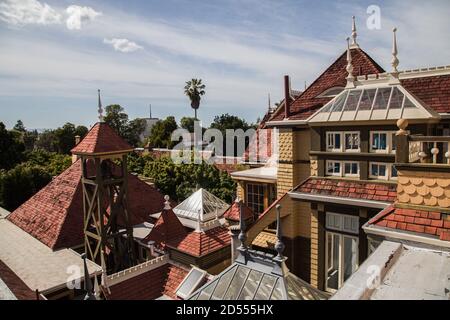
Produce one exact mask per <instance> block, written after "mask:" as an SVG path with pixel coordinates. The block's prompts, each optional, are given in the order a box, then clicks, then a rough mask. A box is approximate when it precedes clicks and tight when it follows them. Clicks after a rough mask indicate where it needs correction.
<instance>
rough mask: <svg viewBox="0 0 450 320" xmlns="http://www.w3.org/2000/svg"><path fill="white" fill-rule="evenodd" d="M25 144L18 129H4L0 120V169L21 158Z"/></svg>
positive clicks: (6, 167) (11, 164)
mask: <svg viewBox="0 0 450 320" xmlns="http://www.w3.org/2000/svg"><path fill="white" fill-rule="evenodd" d="M24 150H25V146H24V144H23V142H21V141H20V134H19V133H18V131H8V130H6V127H5V125H4V124H3V122H0V169H10V168H12V167H14V166H15V165H16V164H17V163H19V162H20V161H21V160H22V159H23V154H22V153H23V151H24Z"/></svg>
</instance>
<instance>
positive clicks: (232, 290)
mask: <svg viewBox="0 0 450 320" xmlns="http://www.w3.org/2000/svg"><path fill="white" fill-rule="evenodd" d="M249 272H250V269H249V268H244V267H238V270H237V271H236V274H235V275H234V277H233V280H231V283H230V287H229V288H228V291H227V292H226V293H225V296H224V297H223V299H224V300H236V299H237V296H238V294H239V292H241V289H242V286H243V285H244V282H246V279H247V276H248V274H249Z"/></svg>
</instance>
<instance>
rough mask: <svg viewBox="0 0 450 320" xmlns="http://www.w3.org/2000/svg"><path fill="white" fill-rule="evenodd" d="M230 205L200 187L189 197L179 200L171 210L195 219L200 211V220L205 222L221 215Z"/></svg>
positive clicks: (180, 215) (184, 216)
mask: <svg viewBox="0 0 450 320" xmlns="http://www.w3.org/2000/svg"><path fill="white" fill-rule="evenodd" d="M229 206H230V205H229V204H227V203H226V202H225V201H223V200H221V199H219V198H218V197H216V196H215V195H213V194H212V193H210V192H208V191H207V190H205V189H203V188H200V189H199V190H197V191H196V192H194V193H193V194H191V196H190V197H189V198H187V199H186V200H184V201H183V202H181V203H180V204H179V205H177V206H176V207H175V208H173V212H174V213H175V214H176V215H177V216H178V217H181V218H187V219H191V220H195V221H197V219H198V215H199V213H200V221H202V222H205V221H209V220H212V219H215V218H216V214H217V217H221V216H222V215H223V213H224V212H225V211H226V210H227V209H228V207H229Z"/></svg>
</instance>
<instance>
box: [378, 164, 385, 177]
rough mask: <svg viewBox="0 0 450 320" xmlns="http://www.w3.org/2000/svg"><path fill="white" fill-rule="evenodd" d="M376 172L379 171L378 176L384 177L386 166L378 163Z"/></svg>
mask: <svg viewBox="0 0 450 320" xmlns="http://www.w3.org/2000/svg"><path fill="white" fill-rule="evenodd" d="M378 172H379V174H378V175H379V176H380V177H384V176H386V166H385V165H383V164H382V165H379V166H378Z"/></svg>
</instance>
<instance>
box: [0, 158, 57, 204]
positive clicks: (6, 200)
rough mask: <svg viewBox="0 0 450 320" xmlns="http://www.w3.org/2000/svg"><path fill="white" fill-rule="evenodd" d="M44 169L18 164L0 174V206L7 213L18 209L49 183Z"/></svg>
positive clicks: (49, 179) (48, 177) (47, 174)
mask: <svg viewBox="0 0 450 320" xmlns="http://www.w3.org/2000/svg"><path fill="white" fill-rule="evenodd" d="M51 179H52V177H51V175H50V174H49V173H48V172H46V170H45V168H43V167H40V166H29V165H26V164H20V165H18V166H16V167H15V168H14V169H11V170H9V171H6V172H5V171H3V172H2V173H0V206H2V207H4V208H6V209H7V210H9V211H13V210H15V209H16V208H18V207H19V206H20V205H21V204H22V203H24V202H25V201H27V200H28V199H29V198H30V197H31V196H33V195H34V194H35V193H36V192H38V191H39V190H40V189H42V188H43V187H44V186H45V185H47V183H49V182H50V181H51Z"/></svg>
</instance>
